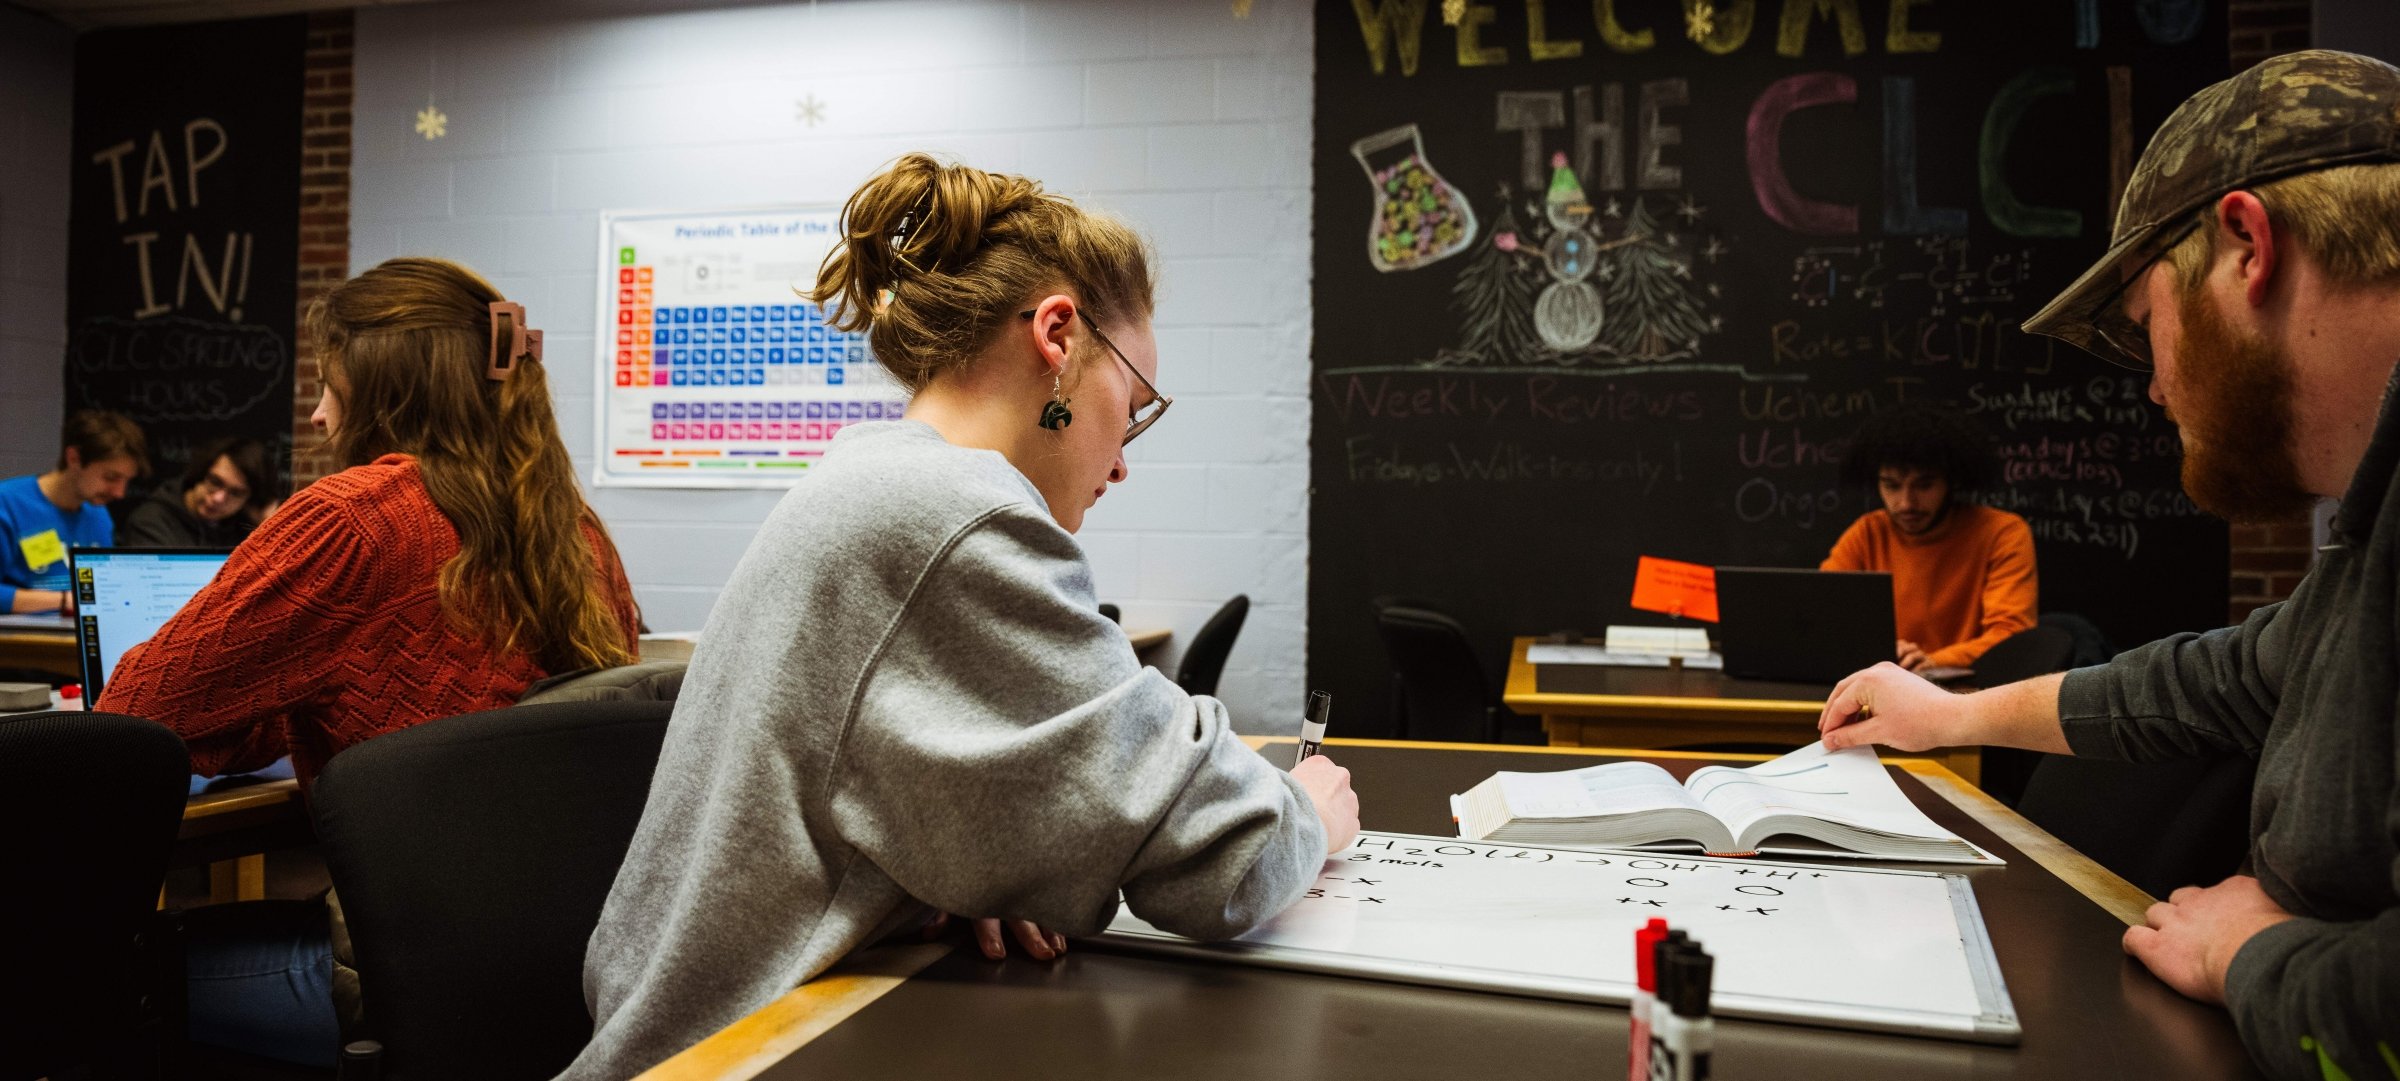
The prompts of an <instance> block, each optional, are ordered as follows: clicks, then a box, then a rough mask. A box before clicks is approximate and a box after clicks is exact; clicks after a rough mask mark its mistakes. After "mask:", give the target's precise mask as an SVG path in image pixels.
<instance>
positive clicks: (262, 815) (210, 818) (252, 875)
mask: <svg viewBox="0 0 2400 1081" xmlns="http://www.w3.org/2000/svg"><path fill="white" fill-rule="evenodd" d="M315 837H316V831H315V829H314V828H313V827H312V826H310V825H309V822H308V812H307V810H306V808H305V806H304V805H303V804H302V802H301V800H300V782H298V781H294V780H290V779H285V780H279V781H262V782H259V783H257V784H247V785H239V786H236V787H230V788H219V789H214V790H210V791H204V792H200V793H198V794H195V795H193V796H192V797H191V798H190V799H189V800H187V801H186V802H185V803H184V805H183V827H182V828H181V829H179V830H177V831H176V834H175V847H174V849H173V852H172V854H171V855H170V856H169V857H168V860H167V865H168V866H169V867H195V866H198V865H200V864H207V865H208V872H209V883H208V899H209V901H211V902H212V903H216V904H223V903H225V902H227V901H255V900H258V899H259V898H262V897H265V896H266V895H267V858H266V853H267V852H269V851H272V850H274V849H278V848H296V847H298V846H300V845H305V844H308V843H310V842H311V841H313V840H314V839H315Z"/></svg>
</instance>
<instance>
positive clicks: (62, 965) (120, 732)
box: [0, 713, 192, 1081]
mask: <svg viewBox="0 0 2400 1081" xmlns="http://www.w3.org/2000/svg"><path fill="white" fill-rule="evenodd" d="M0 762H6V763H8V764H9V770H10V774H11V777H10V780H9V783H8V784H7V785H5V786H0V816H4V817H5V818H6V820H7V821H11V822H17V823H23V824H25V828H21V829H17V830H12V831H11V832H10V839H9V844H8V851H7V856H6V858H7V861H8V864H7V866H8V875H7V877H8V881H9V882H10V886H9V887H8V888H7V889H0V973H5V974H6V977H5V978H4V979H0V1078H9V1079H12V1081H13V1079H15V1078H20V1077H41V1076H45V1075H47V1076H51V1077H62V1076H72V1077H81V1076H86V1075H87V1073H86V1072H87V1071H88V1072H89V1074H90V1075H96V1076H100V1077H166V1076H176V1075H178V1074H179V1073H180V1072H181V1071H180V1070H178V1069H175V1068H174V1067H173V1063H172V1060H173V1059H174V1058H175V1056H177V1055H178V1053H179V1050H180V1048H181V1047H182V1044H183V1015H182V1003H183V957H182V952H181V949H180V947H179V945H178V940H177V937H176V935H175V933H174V926H173V923H172V920H171V917H168V916H163V915H161V914H160V913H159V912H158V911H157V909H158V897H159V886H160V884H161V883H162V882H164V881H165V879H166V874H167V856H168V853H169V850H170V849H172V848H173V847H174V844H175V834H176V831H177V830H178V829H179V828H180V826H181V824H182V822H183V803H184V799H185V798H186V795H187V794H188V792H189V791H190V785H191V772H192V762H191V758H190V756H189V755H187V754H186V753H185V751H184V746H183V740H181V739H179V738H177V737H176V735H175V733H173V732H171V731H168V730H167V729H166V728H165V727H162V726H160V725H157V724H153V723H151V722H149V721H145V720H142V719H141V718H138V717H127V716H123V715H120V714H114V713H36V714H30V715H26V716H21V717H12V718H8V719H5V720H0Z"/></svg>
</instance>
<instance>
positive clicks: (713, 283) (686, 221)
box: [592, 207, 907, 488]
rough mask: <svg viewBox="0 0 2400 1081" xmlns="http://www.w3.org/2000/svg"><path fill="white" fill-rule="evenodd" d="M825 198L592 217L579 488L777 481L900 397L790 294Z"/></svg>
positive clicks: (819, 250) (810, 268)
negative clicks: (595, 263)
mask: <svg viewBox="0 0 2400 1081" xmlns="http://www.w3.org/2000/svg"><path fill="white" fill-rule="evenodd" d="M838 215H839V211H838V210H837V209H835V208H832V207H785V208H768V209H759V210H726V211H705V212H699V213H635V212H614V211H612V212H604V213H603V214H602V215H601V217H600V246H601V252H600V258H601V264H602V265H601V274H600V281H601V298H600V305H599V311H600V329H599V336H598V338H597V340H598V341H599V342H600V343H601V344H600V347H599V349H598V350H597V353H598V358H597V359H598V364H599V378H598V379H597V381H596V384H595V385H597V386H598V387H599V388H600V389H599V393H598V394H597V395H596V396H595V397H596V398H597V399H598V410H599V418H598V423H597V424H596V425H595V430H596V431H597V432H598V439H599V442H600V446H599V448H598V453H597V454H596V455H595V456H594V457H595V461H596V462H597V465H596V466H595V467H594V470H593V472H594V476H593V478H592V479H593V483H594V484H597V485H602V486H625V487H652V488H769V487H781V486H785V485H789V484H791V483H792V481H793V480H794V479H796V478H797V477H799V476H801V475H803V474H805V473H806V472H807V470H808V468H809V466H810V465H812V464H814V463H815V462H816V461H817V459H818V458H820V457H822V456H823V455H824V453H825V448H826V446H827V445H828V444H829V443H831V442H832V440H833V437H834V434H835V433H836V432H839V431H841V430H842V428H843V427H845V426H847V425H850V424H855V423H858V422H860V421H868V420H884V419H887V418H892V417H898V416H899V415H900V413H901V410H902V408H903V407H904V405H905V402H906V397H907V392H906V391H905V390H904V389H903V388H902V387H900V385H899V384H897V383H895V382H894V381H893V380H892V379H891V378H890V377H889V376H887V375H885V374H884V372H883V370H882V368H880V367H879V366H877V365H876V363H875V361H874V358H873V357H871V356H869V355H868V352H867V342H866V338H865V337H864V336H863V335H858V334H845V333H842V332H841V331H838V330H835V329H833V328H832V327H830V326H827V325H826V312H825V311H824V310H823V309H821V308H819V307H818V306H817V305H814V304H811V303H809V302H808V301H807V299H806V298H804V297H802V296H801V295H800V292H801V291H802V290H804V289H806V288H807V287H808V286H809V285H810V284H812V283H813V282H814V281H815V280H816V274H817V267H818V264H819V263H821V262H822V261H823V260H824V258H825V254H826V253H827V252H828V251H830V250H831V249H832V246H833V243H834V240H835V238H836V237H837V236H838V235H839V232H838V229H837V225H836V222H837V219H838Z"/></svg>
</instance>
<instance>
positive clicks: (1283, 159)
mask: <svg viewBox="0 0 2400 1081" xmlns="http://www.w3.org/2000/svg"><path fill="white" fill-rule="evenodd" d="M1313 37H1314V31H1313V27H1312V23H1311V17H1310V11H1309V7H1308V5H1306V4H1299V3H1291V2H1286V0H1262V2H1261V3H1259V4H1257V5H1256V7H1255V9H1254V10H1253V13H1252V14H1251V15H1250V17H1249V18H1247V19H1239V20H1237V19H1235V18H1233V16H1232V14H1231V11H1230V5H1228V4H1226V3H1223V2H1218V0H1173V2H1155V3H1132V2H1122V0H1119V2H1106V0H1022V2H1001V0H876V2H872V3H826V4H820V5H808V4H792V5H778V6H762V7H739V8H730V9H726V10H717V11H697V12H682V13H675V14H665V15H653V16H639V17H628V16H612V17H595V16H593V15H592V14H591V13H590V9H589V8H584V9H581V10H580V11H579V10H578V9H577V8H575V7H573V6H561V5H558V4H555V3H553V4H528V5H521V6H520V5H512V6H508V7H500V6H497V5H494V6H491V7H488V8H486V7H480V6H479V7H478V8H477V10H476V11H475V13H474V18H473V19H471V20H470V19H466V18H463V17H462V15H461V6H459V5H441V6H433V5H427V6H413V5H411V6H400V7H366V8H361V9H359V12H358V29H357V49H358V53H357V105H356V114H355V115H356V122H355V135H354V139H355V144H356V145H355V158H354V160H355V163H356V164H355V167H354V170H355V171H354V176H353V181H352V184H353V191H352V224H351V263H352V268H353V270H357V269H363V268H365V267H367V266H371V265H373V264H374V263H376V262H378V261H380V260H382V259H385V258H388V257H390V256H394V255H401V254H410V255H439V256H445V257H449V258H454V259H458V260H460V261H462V262H465V263H467V264H469V265H471V266H474V267H476V268H478V269H480V270H483V271H484V272H485V273H486V274H488V275H489V276H491V277H492V278H493V279H494V280H495V282H496V283H497V284H498V285H499V286H500V287H501V288H502V289H503V290H505V291H507V292H508V293H509V294H510V295H511V296H512V297H517V298H519V299H522V300H523V301H524V302H525V303H526V305H527V308H528V310H529V311H530V312H531V313H532V315H533V318H534V319H535V320H536V321H537V322H538V323H539V325H541V326H542V327H543V328H544V329H545V330H546V331H547V333H548V338H547V344H548V352H549V355H550V356H552V357H555V358H567V357H580V356H588V355H589V353H590V350H591V348H592V339H591V327H592V320H593V317H594V311H593V294H594V289H593V284H592V275H593V273H594V272H595V270H596V267H595V265H594V249H595V248H596V246H597V242H598V238H597V232H596V231H597V221H598V219H597V214H596V212H597V211H599V210H601V209H604V208H605V209H678V208H703V207H712V206H735V205H745V204H758V203H796V202H839V201H840V200H841V199H842V198H844V197H846V196H847V195H848V194H849V193H850V192H851V191H852V190H853V189H854V188H856V187H857V185H858V184H859V182H861V181H862V180H864V179H865V178H866V177H867V176H869V175H871V174H872V173H873V172H874V171H875V170H876V169H877V168H878V167H880V166H881V165H882V164H883V163H884V162H886V161H888V160H889V159H891V158H892V157H894V156H896V155H898V154H900V153H902V152H904V151H908V150H915V149H926V150H933V151H936V152H941V153H945V154H948V155H951V156H954V157H956V158H958V159H959V160H962V161H965V162H967V163H969V164H973V165H976V166H979V167H982V168H987V169H995V170H1003V171H1015V172H1024V173H1027V174H1030V175H1032V176H1035V177H1038V178H1040V179H1041V180H1043V181H1044V182H1045V183H1047V184H1048V185H1049V186H1050V187H1051V188H1052V189H1054V190H1058V191H1063V192H1067V193H1069V194H1072V195H1075V196H1076V197H1078V198H1081V199H1084V200H1086V201H1087V202H1088V203H1090V204H1091V205H1095V206H1099V207H1103V208H1106V209H1109V210H1111V211H1113V212H1115V213H1118V214H1120V215H1122V216H1124V217H1125V218H1126V219H1128V220H1129V221H1131V222H1132V223H1133V224H1134V225H1135V226H1136V227H1137V228H1139V229H1140V230H1141V231H1142V232H1143V233H1144V234H1145V235H1147V236H1148V237H1150V239H1151V241H1152V242H1153V243H1154V244H1155V245H1156V247H1157V250H1158V255H1159V257H1160V265H1161V270H1162V276H1161V295H1160V304H1159V311H1158V315H1157V320H1156V331H1157V334H1158V340H1159V346H1160V354H1161V357H1162V370H1161V375H1160V385H1161V387H1162V388H1163V389H1164V390H1166V391H1167V392H1168V393H1170V394H1173V395H1175V397H1176V405H1175V409H1174V415H1173V416H1171V417H1170V418H1168V420H1167V421H1166V422H1165V423H1163V424H1161V425H1159V426H1158V427H1157V428H1155V429H1153V430H1152V431H1151V432H1150V434H1148V435H1145V436H1144V437H1143V438H1142V440H1141V442H1138V443H1136V444H1134V446H1133V448H1132V450H1131V452H1130V465H1131V467H1132V469H1133V476H1132V479H1131V481H1130V482H1129V483H1127V484H1125V485H1121V486H1119V487H1118V488H1117V489H1116V490H1115V491H1113V492H1112V493H1111V494H1110V495H1109V496H1108V497H1107V498H1105V499H1103V500H1102V501H1101V503H1100V505H1099V507H1098V508H1096V509H1095V510H1094V511H1093V513H1092V514H1091V516H1090V517H1089V518H1088V519H1087V520H1086V524H1085V526H1084V529H1083V532H1082V534H1081V537H1080V539H1081V540H1082V542H1083V544H1084V548H1085V550H1086V551H1087V552H1088V553H1089V554H1090V556H1091V561H1092V566H1093V572H1094V574H1095V575H1096V576H1097V579H1098V582H1099V587H1100V596H1101V599H1103V600H1106V601H1112V602H1115V603H1116V604H1118V605H1120V606H1122V607H1123V608H1124V610H1125V620H1126V622H1127V623H1128V624H1132V625H1135V626H1167V627H1171V628H1173V629H1174V631H1175V635H1176V637H1175V641H1174V644H1173V645H1172V646H1171V647H1170V648H1169V649H1168V650H1166V651H1164V653H1163V655H1162V656H1160V657H1158V658H1155V659H1156V660H1157V662H1158V663H1159V664H1160V666H1161V667H1162V668H1164V669H1166V670H1167V671H1169V672H1170V673H1171V672H1172V671H1173V670H1174V667H1175V662H1176V660H1177V659H1178V658H1179V656H1180V653H1181V649H1182V646H1183V645H1184V644H1185V643H1187V642H1188V641H1189V640H1190V638H1191V636H1192V634H1193V633H1194V632H1196V631H1198V630H1199V628H1200V625H1201V624H1202V623H1203V622H1204V621H1206V620H1207V618H1208V617H1209V615H1210V614H1211V613H1213V612H1214V611H1215V610H1216V607H1217V605H1218V604H1220V603H1222V602H1223V601H1224V600H1225V599H1226V598H1227V597H1229V596H1231V595H1232V594H1234V593H1245V594H1248V595H1249V597H1250V600H1251V605H1252V607H1251V610H1250V618H1249V622H1248V624H1247V625H1246V626H1245V627H1244V629H1243V631H1242V636H1241V638H1240V640H1239V642H1238V644H1237V645H1236V646H1235V648H1234V651H1233V656H1232V658H1231V660H1230V661H1229V663H1228V664H1227V667H1226V672H1225V677H1224V680H1223V682H1222V684H1221V686H1220V695H1221V696H1222V697H1223V698H1224V699H1225V700H1226V702H1227V703H1228V704H1229V705H1230V706H1231V707H1232V708H1233V712H1234V715H1235V716H1236V717H1237V718H1238V719H1239V720H1240V722H1241V724H1242V726H1243V727H1244V729H1245V730H1250V731H1261V732H1281V731H1285V730H1288V729H1289V728H1290V726H1291V724H1292V723H1293V722H1294V719H1295V718H1296V717H1297V716H1298V713H1299V709H1300V704H1301V701H1302V696H1303V692H1304V691H1305V688H1304V687H1303V686H1302V685H1301V681H1302V679H1303V678H1304V675H1303V673H1304V668H1305V665H1304V657H1303V649H1304V645H1303V642H1304V638H1305V635H1304V634H1303V628H1304V626H1305V621H1306V607H1305V605H1306V596H1307V588H1306V574H1307V565H1308V536H1307V528H1308V359H1307V358H1308V326H1309V301H1308V285H1307V283H1308V273H1309V270H1308V230H1309V222H1308V205H1309V192H1308V184H1309V176H1308V155H1309V125H1310V117H1311V105H1310V86H1311V80H1312V71H1313V66H1314V59H1313ZM429 93H430V94H431V95H432V97H433V99H434V101H435V102H436V103H437V104H439V105H440V107H441V108H442V110H443V111H444V112H445V113H447V114H448V115H449V117H450V135H449V137H447V138H444V139H441V140H439V141H435V142H427V141H425V140H424V139H422V138H419V137H418V136H417V135H416V134H415V132H414V131H413V130H412V124H413V118H414V115H415V113H416V110H418V109H420V108H422V107H423V106H424V105H425V103H426V100H427V95H428V94H429ZM812 95H813V96H814V97H815V98H816V99H817V100H818V101H820V102H823V103H824V105H825V114H826V120H825V122H824V123H823V124H822V125H820V126H818V127H816V128H813V129H812V128H808V127H804V126H802V125H801V124H799V123H798V122H797V121H796V118H795V115H794V114H795V109H794V105H793V103H794V102H795V101H796V100H798V99H800V98H802V97H804V96H812ZM552 371H553V377H554V378H555V379H556V381H557V383H558V386H557V388H556V390H557V394H558V399H559V402H558V405H559V415H560V422H561V426H562V427H563V428H564V429H565V433H566V439H567V445H568V448H569V449H570V450H572V451H574V452H575V453H576V455H577V456H578V466H579V467H580V468H581V469H582V470H583V471H584V472H585V473H586V474H587V475H588V473H589V471H590V462H589V455H590V451H591V438H592V432H591V414H592V404H593V403H592V393H593V390H592V382H591V378H592V367H591V365H590V364H588V363H557V364H554V366H553V368H552ZM53 378H55V377H53ZM779 494H780V493H772V492H769V493H757V492H736V493H723V492H667V491H654V490H643V491H628V490H625V489H606V490H601V491H598V492H596V493H594V494H593V497H592V498H593V503H594V505H595V506H597V507H598V508H599V509H600V511H601V513H602V514H603V515H604V516H605V517H606V518H607V520H608V523H609V526H610V528H611V529H612V530H614V531H615V534H616V537H617V543H618V544H619V546H620V547H621V548H622V549H623V550H624V553H625V557H626V561H627V564H628V566H629V569H630V570H631V572H632V576H633V581H634V586H635V589H636V591H637V592H638V593H639V594H640V597H641V601H642V604H643V607H644V608H645V610H646V611H647V612H648V614H649V618H650V622H651V623H652V625H653V626H657V627H660V628H690V627H697V626H698V625H699V624H700V622H701V621H702V619H703V618H704V617H705V616H706V614H707V611H708V608H709V606H710V604H712V603H713V602H714V601H715V599H716V596H717V593H718V591H719V590H720V589H721V588H722V585H723V583H724V580H725V576H726V575H727V574H728V573H729V572H730V571H731V569H732V566H733V562H734V559H735V557H736V556H738V555H739V554H740V552H741V551H742V548H743V547H744V545H746V544H747V543H748V542H749V539H750V537H751V535H752V534H753V532H754V531H755V529H756V527H757V523H758V522H759V521H760V520H761V519H762V518H763V517H764V516H765V515H766V512H767V510H768V509H769V508H770V507H771V506H773V504H774V501H775V499H776V498H777V496H778V495H779Z"/></svg>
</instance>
